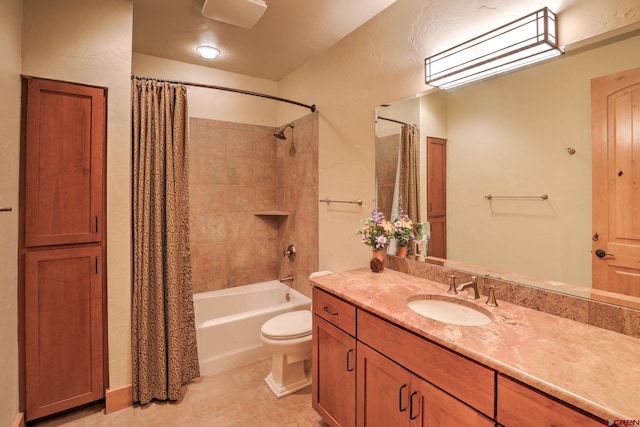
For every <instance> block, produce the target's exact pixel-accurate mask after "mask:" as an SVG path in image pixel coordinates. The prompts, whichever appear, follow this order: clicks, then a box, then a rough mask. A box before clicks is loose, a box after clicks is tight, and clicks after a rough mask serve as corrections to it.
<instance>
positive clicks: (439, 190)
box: [427, 137, 447, 258]
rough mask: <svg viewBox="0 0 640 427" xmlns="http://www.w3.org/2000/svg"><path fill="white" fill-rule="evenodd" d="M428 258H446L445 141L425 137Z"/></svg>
mask: <svg viewBox="0 0 640 427" xmlns="http://www.w3.org/2000/svg"><path fill="white" fill-rule="evenodd" d="M427 221H429V223H430V224H431V238H430V241H429V256H434V257H438V258H446V257H447V140H446V139H442V138H433V137H427Z"/></svg>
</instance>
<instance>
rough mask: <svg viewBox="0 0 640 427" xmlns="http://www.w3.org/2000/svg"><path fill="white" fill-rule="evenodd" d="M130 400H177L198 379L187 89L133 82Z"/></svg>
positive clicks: (168, 84) (169, 85) (143, 80)
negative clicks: (190, 234)
mask: <svg viewBox="0 0 640 427" xmlns="http://www.w3.org/2000/svg"><path fill="white" fill-rule="evenodd" d="M131 89H132V126H133V129H132V138H133V140H132V145H133V201H132V202H133V231H132V232H133V246H134V256H133V271H134V278H133V302H132V325H131V326H132V331H131V332H132V333H131V339H132V343H131V344H132V345H131V348H132V364H133V400H134V402H140V403H141V404H145V403H148V402H150V401H151V400H152V399H158V400H167V399H169V400H178V399H179V398H180V396H181V392H182V386H183V385H184V384H186V383H187V382H189V381H191V380H192V379H194V378H197V377H198V376H199V375H200V373H199V366H198V351H197V347H196V330H195V316H194V309H193V297H192V289H191V287H192V285H191V256H190V251H189V194H188V190H189V187H188V146H187V120H188V115H187V101H186V91H187V89H186V87H185V86H183V85H176V84H170V83H166V82H164V83H162V82H157V81H155V80H147V79H134V80H133V82H132V86H131Z"/></svg>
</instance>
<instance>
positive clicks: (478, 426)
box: [410, 375, 496, 427]
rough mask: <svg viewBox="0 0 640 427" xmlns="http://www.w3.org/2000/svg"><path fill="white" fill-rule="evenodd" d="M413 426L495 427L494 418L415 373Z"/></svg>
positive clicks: (412, 392) (412, 381)
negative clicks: (486, 415) (488, 416)
mask: <svg viewBox="0 0 640 427" xmlns="http://www.w3.org/2000/svg"><path fill="white" fill-rule="evenodd" d="M411 396H412V401H411V406H412V414H411V417H410V418H411V425H412V426H413V427H418V426H419V427H448V426H474V427H494V426H495V425H496V424H495V422H494V421H493V420H490V419H489V418H487V417H485V416H484V415H482V414H480V413H479V412H478V411H476V410H475V409H473V408H471V407H469V406H467V405H465V404H464V403H462V402H461V401H459V400H458V399H456V398H454V397H452V396H451V395H449V394H447V393H445V392H444V391H442V390H440V389H439V388H437V387H435V386H433V385H432V384H429V383H428V382H426V381H425V380H423V379H421V378H420V377H416V376H415V375H414V376H413V377H412V378H411Z"/></svg>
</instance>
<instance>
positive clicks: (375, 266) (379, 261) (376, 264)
mask: <svg viewBox="0 0 640 427" xmlns="http://www.w3.org/2000/svg"><path fill="white" fill-rule="evenodd" d="M384 264H385V259H384V250H378V251H376V250H374V251H373V252H372V254H371V259H370V260H369V268H371V271H373V272H374V273H382V272H383V271H384Z"/></svg>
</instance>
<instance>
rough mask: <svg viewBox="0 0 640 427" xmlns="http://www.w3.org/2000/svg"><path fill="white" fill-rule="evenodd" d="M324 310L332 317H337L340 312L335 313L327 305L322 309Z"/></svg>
mask: <svg viewBox="0 0 640 427" xmlns="http://www.w3.org/2000/svg"><path fill="white" fill-rule="evenodd" d="M322 309H323V310H324V311H326V312H327V313H329V314H330V315H332V316H337V315H338V312H337V311H336V312H333V311H331V310H329V307H327V306H326V305H325V306H324V307H322Z"/></svg>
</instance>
